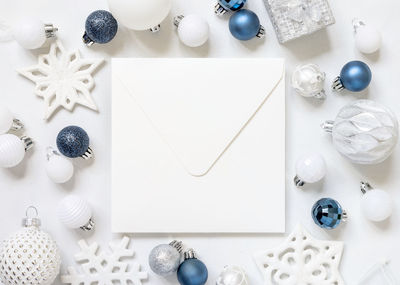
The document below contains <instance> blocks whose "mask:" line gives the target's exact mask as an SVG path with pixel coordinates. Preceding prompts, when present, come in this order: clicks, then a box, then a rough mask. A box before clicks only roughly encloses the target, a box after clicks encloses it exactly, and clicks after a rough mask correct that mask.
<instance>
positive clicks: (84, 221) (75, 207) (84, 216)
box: [57, 195, 94, 231]
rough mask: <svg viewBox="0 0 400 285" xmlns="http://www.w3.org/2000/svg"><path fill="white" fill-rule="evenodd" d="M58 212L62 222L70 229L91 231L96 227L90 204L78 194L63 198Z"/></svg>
mask: <svg viewBox="0 0 400 285" xmlns="http://www.w3.org/2000/svg"><path fill="white" fill-rule="evenodd" d="M57 212H58V219H59V220H60V222H61V223H62V224H64V225H65V226H66V227H68V228H70V229H79V228H80V229H81V230H83V231H90V230H92V229H93V228H94V221H93V218H92V209H91V208H90V205H89V204H88V202H86V201H85V200H83V199H82V198H80V197H78V196H76V195H69V196H67V197H65V198H64V199H62V200H61V202H60V204H59V205H58V210H57Z"/></svg>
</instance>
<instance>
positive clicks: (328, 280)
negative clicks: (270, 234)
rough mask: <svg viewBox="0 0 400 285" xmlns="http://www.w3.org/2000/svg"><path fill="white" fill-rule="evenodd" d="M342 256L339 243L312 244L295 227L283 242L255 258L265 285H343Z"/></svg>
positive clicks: (303, 232)
mask: <svg viewBox="0 0 400 285" xmlns="http://www.w3.org/2000/svg"><path fill="white" fill-rule="evenodd" d="M342 252H343V243H342V242H337V241H319V240H315V239H314V238H313V237H312V236H311V235H310V234H309V233H308V232H307V231H306V230H305V229H304V228H303V227H302V226H301V225H298V226H297V227H296V229H295V230H294V231H293V233H291V234H290V235H289V236H288V238H287V240H286V242H284V243H283V244H281V245H280V246H278V247H276V248H274V249H271V250H267V251H263V252H259V253H256V254H255V255H254V258H255V261H256V263H257V266H258V268H259V270H260V272H261V273H262V275H263V277H264V280H265V281H264V284H265V285H270V284H274V285H300V284H307V285H324V284H326V285H333V284H335V285H344V281H343V279H342V277H341V275H340V273H339V264H340V259H341V258H342Z"/></svg>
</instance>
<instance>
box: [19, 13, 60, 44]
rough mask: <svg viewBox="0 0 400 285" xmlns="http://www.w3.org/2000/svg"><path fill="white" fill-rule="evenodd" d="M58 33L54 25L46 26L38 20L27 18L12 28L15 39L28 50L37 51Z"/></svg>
mask: <svg viewBox="0 0 400 285" xmlns="http://www.w3.org/2000/svg"><path fill="white" fill-rule="evenodd" d="M57 31H58V29H57V28H55V27H54V26H53V25H52V24H44V23H43V22H42V21H40V20H39V19H36V18H25V19H23V20H21V21H20V22H18V23H17V24H16V25H14V26H13V27H12V34H13V37H14V39H15V40H16V41H17V42H18V43H19V44H20V45H21V46H22V47H23V48H26V49H37V48H40V47H42V46H43V45H44V43H45V42H46V39H48V38H53V37H55V36H56V35H55V33H56V32H57Z"/></svg>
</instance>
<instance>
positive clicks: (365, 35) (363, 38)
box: [353, 19, 382, 54]
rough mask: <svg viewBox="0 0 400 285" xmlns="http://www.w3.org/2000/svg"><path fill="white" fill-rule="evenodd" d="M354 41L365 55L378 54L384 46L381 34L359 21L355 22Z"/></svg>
mask: <svg viewBox="0 0 400 285" xmlns="http://www.w3.org/2000/svg"><path fill="white" fill-rule="evenodd" d="M353 27H354V39H355V41H356V47H357V49H358V50H359V51H360V52H362V53H365V54H370V53H374V52H377V51H378V50H379V49H380V48H381V45H382V36H381V34H380V33H379V32H378V31H377V30H376V29H374V28H373V27H371V26H369V25H366V24H365V23H364V22H363V21H360V20H358V19H354V20H353Z"/></svg>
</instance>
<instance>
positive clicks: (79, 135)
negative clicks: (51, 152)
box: [57, 126, 89, 158]
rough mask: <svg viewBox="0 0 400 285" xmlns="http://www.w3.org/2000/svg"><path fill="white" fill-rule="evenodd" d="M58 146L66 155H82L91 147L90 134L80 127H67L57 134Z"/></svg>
mask: <svg viewBox="0 0 400 285" xmlns="http://www.w3.org/2000/svg"><path fill="white" fill-rule="evenodd" d="M57 148H58V150H59V151H60V152H61V153H62V154H63V155H65V156H66V157H70V158H75V157H80V156H82V155H84V154H85V152H87V151H88V149H89V136H88V134H87V133H86V132H85V130H84V129H82V128H80V127H77V126H69V127H66V128H64V129H62V130H61V131H60V132H59V134H58V136H57Z"/></svg>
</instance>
